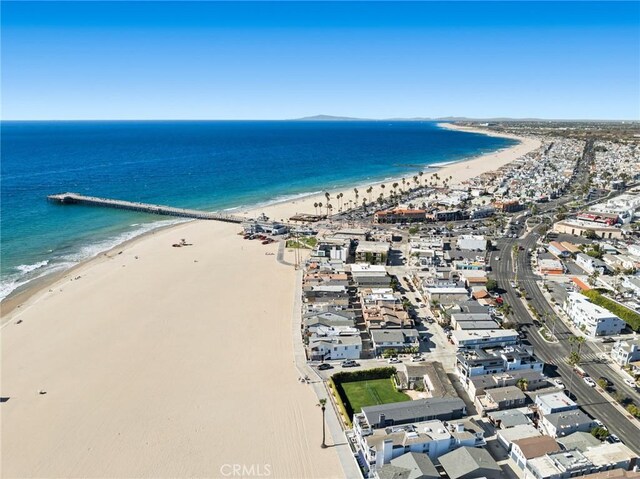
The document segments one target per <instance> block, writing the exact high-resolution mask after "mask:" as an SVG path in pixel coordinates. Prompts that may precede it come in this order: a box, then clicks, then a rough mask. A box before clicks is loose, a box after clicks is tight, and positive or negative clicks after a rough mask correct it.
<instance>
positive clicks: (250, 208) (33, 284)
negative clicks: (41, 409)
mask: <svg viewBox="0 0 640 479" xmlns="http://www.w3.org/2000/svg"><path fill="white" fill-rule="evenodd" d="M437 126H438V127H440V128H444V129H450V130H454V131H461V132H467V133H476V134H484V135H487V136H494V137H498V138H507V139H511V140H516V141H518V142H519V143H518V144H517V145H512V146H507V147H504V148H501V149H499V150H494V151H492V152H490V153H482V154H479V155H475V156H471V157H464V158H460V159H458V160H452V161H446V162H443V163H441V164H434V165H422V166H420V167H419V171H421V172H423V174H425V175H430V174H434V173H441V172H443V171H444V170H447V171H448V169H451V168H455V166H456V165H460V164H462V163H467V164H468V163H471V162H476V161H479V160H483V159H485V158H489V157H492V156H501V155H502V154H503V153H508V152H509V151H510V150H513V149H515V148H517V147H519V146H522V145H523V143H525V142H526V141H528V140H530V139H527V138H524V137H520V136H516V135H511V134H506V133H496V132H491V131H487V130H482V129H480V128H472V127H466V126H459V125H455V124H453V123H437ZM536 141H537V140H536ZM531 149H535V148H531ZM523 154H524V153H523ZM467 166H469V165H467ZM496 169H497V168H496ZM487 171H491V170H487ZM407 176H410V175H406V176H405V177H404V178H406V177H407ZM402 178H403V177H401V176H400V177H387V178H384V179H381V180H373V181H367V182H363V183H352V184H350V185H347V186H337V187H333V188H331V189H326V190H320V191H315V192H309V193H299V194H293V195H288V196H287V197H284V198H282V199H280V200H278V199H273V200H267V201H264V202H261V203H257V204H255V205H239V206H236V207H230V208H225V209H223V210H220V211H221V212H235V213H236V214H238V213H239V214H242V215H248V216H247V217H248V218H251V217H252V216H251V215H253V217H255V216H257V215H258V214H260V213H261V212H263V210H264V211H266V210H272V209H274V208H276V209H277V208H278V207H281V206H283V205H284V206H286V205H293V204H298V203H299V202H309V203H313V202H323V204H324V200H325V196H324V193H323V191H326V192H328V193H330V194H331V195H332V196H334V195H335V194H337V193H340V192H343V194H345V196H346V197H347V198H349V197H350V196H351V193H352V192H353V191H354V189H358V190H359V191H360V190H362V192H363V193H364V192H365V190H366V188H369V187H373V188H374V190H375V192H376V194H375V195H374V194H372V195H371V196H372V198H375V197H377V194H379V192H380V191H381V189H380V185H383V184H386V183H390V184H393V183H395V182H400V181H401V180H402ZM347 201H348V200H347ZM212 211H216V210H212ZM296 213H298V211H296V212H295V213H291V214H289V215H288V216H292V215H293V214H296ZM278 219H281V220H286V219H287V218H278ZM159 221H162V220H158V222H159ZM192 221H198V220H190V221H186V222H181V223H178V224H172V225H162V226H158V227H152V228H151V229H149V230H148V231H144V232H142V233H140V234H139V235H137V236H134V237H133V238H129V239H127V240H125V241H123V242H122V243H118V244H116V245H115V246H113V247H111V248H109V249H107V250H106V251H103V252H100V253H98V254H97V255H94V256H90V257H88V258H85V259H82V260H80V261H79V262H78V263H77V264H75V265H73V266H71V267H70V268H67V269H63V270H60V271H54V272H51V273H49V274H45V275H44V276H42V277H40V278H35V279H33V280H31V281H29V282H28V283H26V284H24V285H21V286H19V287H18V288H16V289H15V290H13V291H11V292H10V293H9V294H8V295H7V296H6V297H4V298H2V300H0V327H2V326H3V325H4V324H6V323H7V322H8V321H10V320H11V317H12V313H15V311H16V310H18V309H21V308H23V307H25V306H28V304H27V303H29V302H31V301H33V300H34V297H35V296H36V295H38V294H39V293H42V292H44V290H46V289H48V288H51V287H52V286H55V285H56V283H58V282H62V280H64V279H66V278H67V277H68V276H69V275H70V274H72V273H75V272H77V271H78V270H80V269H82V268H83V267H84V266H87V265H88V264H90V263H91V262H93V261H97V260H99V259H100V257H102V256H107V255H110V254H112V253H113V252H114V251H117V250H120V249H122V248H126V247H128V246H131V245H133V244H135V242H137V241H141V240H143V239H144V238H147V237H149V236H150V235H153V234H154V233H155V232H158V231H162V230H165V229H171V228H176V227H179V226H181V225H183V224H186V223H190V222H192ZM154 222H155V221H152V222H150V223H149V224H153V223H154Z"/></svg>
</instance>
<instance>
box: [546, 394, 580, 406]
mask: <svg viewBox="0 0 640 479" xmlns="http://www.w3.org/2000/svg"><path fill="white" fill-rule="evenodd" d="M536 402H538V403H540V404H541V405H543V406H546V407H547V408H548V409H560V408H564V407H567V406H570V407H572V408H577V407H578V405H577V404H576V403H575V402H574V401H573V400H571V399H570V398H569V397H568V396H567V395H566V394H565V393H564V392H555V393H551V394H542V395H540V396H538V397H537V398H536Z"/></svg>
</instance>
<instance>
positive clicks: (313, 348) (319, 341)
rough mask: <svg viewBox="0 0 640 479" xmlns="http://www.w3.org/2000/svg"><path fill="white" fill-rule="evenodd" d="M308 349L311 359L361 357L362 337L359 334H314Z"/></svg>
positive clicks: (327, 359) (328, 359)
mask: <svg viewBox="0 0 640 479" xmlns="http://www.w3.org/2000/svg"><path fill="white" fill-rule="evenodd" d="M356 331H357V330H356ZM307 350H308V352H309V360H311V361H330V360H335V359H360V354H361V353H362V339H360V335H359V334H356V335H353V336H326V337H319V336H312V337H311V338H309V345H308V347H307Z"/></svg>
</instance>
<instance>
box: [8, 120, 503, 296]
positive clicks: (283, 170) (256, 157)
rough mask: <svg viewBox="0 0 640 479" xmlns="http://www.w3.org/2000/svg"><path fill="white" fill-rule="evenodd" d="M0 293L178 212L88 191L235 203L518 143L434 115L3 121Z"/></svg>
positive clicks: (358, 180) (221, 206)
mask: <svg viewBox="0 0 640 479" xmlns="http://www.w3.org/2000/svg"><path fill="white" fill-rule="evenodd" d="M0 127H1V147H2V162H1V177H0V181H1V198H0V199H1V210H0V213H1V217H0V227H1V244H2V250H1V252H2V255H1V263H0V265H1V268H0V275H1V277H0V280H1V285H0V298H2V297H5V296H6V295H7V294H9V293H10V292H11V291H13V290H14V289H16V288H18V287H20V286H22V285H25V284H27V283H28V282H29V281H31V280H33V279H35V278H38V277H41V276H43V275H45V274H48V273H50V272H53V271H56V270H60V269H64V268H68V267H70V266H72V265H74V264H76V263H77V262H79V261H81V260H83V259H86V258H89V257H91V256H93V255H95V254H97V253H99V252H101V251H105V250H107V249H109V248H111V247H113V246H115V245H116V244H118V243H120V242H122V241H124V240H126V239H129V238H132V237H134V236H136V235H139V234H141V233H143V232H145V231H148V230H149V229H151V228H154V227H157V226H160V225H163V224H169V223H171V222H175V221H176V220H173V219H167V218H166V217H158V216H153V215H147V214H139V213H134V212H128V211H121V210H109V209H100V208H91V207H82V206H71V207H63V206H59V205H56V204H51V203H49V202H48V201H47V200H46V196H47V195H49V194H54V193H61V192H65V191H73V192H77V193H81V194H86V195H94V196H103V197H109V198H118V199H126V200H131V201H142V202H149V203H156V204H166V205H172V206H179V207H192V208H202V209H207V210H225V209H230V208H234V207H239V206H249V205H256V204H260V203H269V202H274V201H279V200H283V199H286V198H289V197H292V196H296V195H305V194H309V193H314V192H319V191H330V190H333V189H336V188H340V187H344V186H348V185H355V184H358V185H360V184H362V185H364V184H366V183H367V182H373V181H377V180H384V179H385V178H389V177H396V176H401V175H403V174H411V175H415V174H416V173H417V172H418V171H419V170H421V169H424V168H426V167H429V166H434V165H438V164H442V163H446V162H452V161H458V160H461V159H463V158H466V157H470V156H476V155H479V154H482V153H485V152H488V151H494V150H498V149H502V148H505V147H508V146H510V145H512V144H514V141H513V140H509V139H503V138H495V137H488V136H485V135H480V134H471V133H461V132H456V131H451V130H445V129H442V128H439V127H438V126H437V125H436V124H435V123H432V122H418V121H411V122H408V121H406V122H393V121H392V122H387V121H375V122H374V121H371V122H365V121H362V122H361V121H344V122H305V121H197V122H195V121H194V122H188V121H153V122H151V121H150V122H2V123H1V124H0Z"/></svg>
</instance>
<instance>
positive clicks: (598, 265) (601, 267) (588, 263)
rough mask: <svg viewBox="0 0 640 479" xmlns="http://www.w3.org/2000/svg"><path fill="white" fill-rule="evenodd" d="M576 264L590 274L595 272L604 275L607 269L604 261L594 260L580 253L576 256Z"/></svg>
mask: <svg viewBox="0 0 640 479" xmlns="http://www.w3.org/2000/svg"><path fill="white" fill-rule="evenodd" d="M576 264H577V265H578V266H580V267H581V268H582V269H583V270H585V271H586V272H587V273H589V274H591V273H593V272H595V271H597V272H598V273H600V274H604V272H605V271H606V269H607V267H606V264H605V263H604V261H600V260H599V259H597V258H593V257H591V256H589V255H588V254H584V253H578V254H577V255H576Z"/></svg>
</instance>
